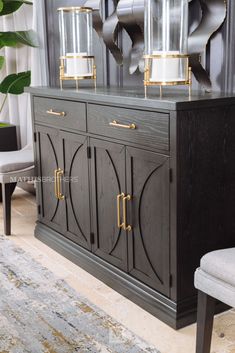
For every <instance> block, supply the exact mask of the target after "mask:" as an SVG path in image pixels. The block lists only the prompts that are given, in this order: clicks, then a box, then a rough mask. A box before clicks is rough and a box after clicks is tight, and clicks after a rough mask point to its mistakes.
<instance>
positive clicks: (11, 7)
mask: <svg viewBox="0 0 235 353" xmlns="http://www.w3.org/2000/svg"><path fill="white" fill-rule="evenodd" d="M1 3H2V6H1ZM23 4H27V5H32V2H31V1H26V0H16V1H14V0H0V16H5V15H9V14H10V13H13V12H15V11H17V10H18V9H19V8H20V7H21V6H22V5H23Z"/></svg>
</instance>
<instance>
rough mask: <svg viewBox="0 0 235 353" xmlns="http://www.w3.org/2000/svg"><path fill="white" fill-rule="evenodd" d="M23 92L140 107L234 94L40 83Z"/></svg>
mask: <svg viewBox="0 0 235 353" xmlns="http://www.w3.org/2000/svg"><path fill="white" fill-rule="evenodd" d="M25 91H26V92H29V93H31V94H33V95H36V96H44V97H45V96H46V97H51V98H63V99H69V100H75V101H89V102H91V103H96V104H97V103H98V104H114V105H122V106H127V107H128V106H130V107H136V108H141V109H144V108H145V109H149V108H150V109H160V110H185V109H199V108H206V107H215V106H219V105H232V104H235V95H229V94H221V93H218V92H215V93H204V92H202V91H193V92H192V94H191V96H189V94H188V91H183V90H181V91H178V92H177V91H175V90H174V91H171V90H170V89H168V88H165V89H163V96H162V97H160V96H159V88H158V87H155V88H154V89H153V88H152V89H151V90H149V91H148V94H147V97H145V95H144V88H140V89H133V88H129V89H128V88H122V89H120V88H119V89H118V88H97V89H95V88H79V90H78V91H76V89H71V88H70V89H68V88H66V89H63V90H61V89H58V88H50V87H42V86H41V87H29V88H26V89H25Z"/></svg>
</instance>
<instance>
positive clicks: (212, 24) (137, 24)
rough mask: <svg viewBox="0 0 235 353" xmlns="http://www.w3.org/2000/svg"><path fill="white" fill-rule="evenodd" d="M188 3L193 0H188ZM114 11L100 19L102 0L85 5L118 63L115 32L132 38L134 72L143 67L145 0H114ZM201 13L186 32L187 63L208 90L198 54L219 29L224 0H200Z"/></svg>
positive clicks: (120, 56) (120, 59) (119, 55)
mask: <svg viewBox="0 0 235 353" xmlns="http://www.w3.org/2000/svg"><path fill="white" fill-rule="evenodd" d="M188 1H189V3H191V2H193V1H194V0H188ZM113 3H114V7H115V10H114V12H113V13H112V14H111V15H110V16H109V17H107V18H106V19H105V20H104V21H103V19H102V13H103V11H102V8H101V7H102V1H101V0H87V1H86V3H85V6H89V7H92V8H93V9H94V10H95V11H94V28H95V30H96V32H97V33H98V35H99V36H100V37H102V38H103V40H104V42H105V44H106V46H107V48H108V49H109V50H110V52H111V53H112V55H113V57H114V58H115V60H116V62H117V64H119V65H122V64H123V53H122V49H121V48H120V47H119V46H118V41H117V38H118V33H119V31H120V30H122V29H124V30H126V32H127V33H128V35H129V37H130V38H131V41H132V49H131V52H130V57H131V60H130V67H129V72H130V73H131V74H133V73H134V72H135V71H136V70H137V69H138V68H139V69H140V71H143V70H144V67H143V60H142V56H143V51H144V5H145V0H117V1H115V0H113ZM199 3H200V6H201V11H202V16H201V21H200V23H199V25H198V27H197V28H196V29H195V30H194V31H193V32H192V33H191V34H190V35H189V40H188V44H189V54H190V66H191V67H192V71H193V73H194V76H195V77H196V79H197V81H198V82H199V83H200V84H201V85H202V86H203V87H204V88H205V89H207V90H209V89H211V80H210V77H209V75H208V73H207V72H206V70H205V69H204V68H203V66H202V65H201V63H200V55H201V53H202V52H203V51H204V49H205V48H206V45H207V43H208V41H209V39H210V38H211V36H212V35H213V34H214V33H215V32H216V31H217V30H218V29H219V28H220V26H221V25H222V23H223V22H224V20H225V18H226V0H199Z"/></svg>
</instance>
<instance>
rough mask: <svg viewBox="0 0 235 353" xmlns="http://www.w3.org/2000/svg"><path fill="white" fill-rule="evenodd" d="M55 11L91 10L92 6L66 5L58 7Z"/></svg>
mask: <svg viewBox="0 0 235 353" xmlns="http://www.w3.org/2000/svg"><path fill="white" fill-rule="evenodd" d="M57 11H64V12H74V11H76V12H92V11H93V9H92V7H85V6H68V7H59V8H58V9H57Z"/></svg>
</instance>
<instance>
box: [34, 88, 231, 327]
mask: <svg viewBox="0 0 235 353" xmlns="http://www.w3.org/2000/svg"><path fill="white" fill-rule="evenodd" d="M27 91H28V92H30V93H31V100H32V118H33V129H34V141H35V158H36V165H37V168H38V176H39V177H40V178H39V182H38V187H37V203H38V221H37V226H36V229H35V235H36V237H37V238H39V239H40V240H42V241H43V242H45V243H46V244H48V245H49V246H51V247H52V248H54V249H55V250H57V251H58V252H60V253H61V254H63V255H64V256H66V257H67V258H69V259H70V260H71V261H73V262H75V263H77V264H78V265H79V266H81V267H83V268H84V269H86V270H87V271H89V272H90V273H92V274H93V275H94V276H96V277H97V278H99V279H101V280H102V281H104V282H105V283H106V284H108V285H109V286H111V287H112V288H114V289H115V290H117V291H118V292H120V293H122V294H123V295H124V296H126V297H127V298H129V299H130V300H132V301H134V302H135V303H137V304H139V305H140V306H142V307H143V308H144V309H146V310H148V311H149V312H150V313H152V314H153V315H155V316H157V317H158V318H160V319H161V320H163V321H164V322H166V323H167V324H169V325H170V326H172V327H174V328H180V327H183V326H185V325H187V324H189V323H192V322H193V321H194V320H195V314H196V291H195V289H194V285H193V274H194V271H195V269H196V268H197V266H198V265H199V260H200V257H201V256H202V255H203V254H205V253H206V252H208V251H210V250H215V249H219V248H225V247H233V246H235V217H234V212H235V97H229V96H223V95H216V94H207V95H205V94H200V93H196V94H195V95H194V94H193V95H192V97H190V98H189V97H188V96H187V95H186V94H184V93H181V94H178V95H177V96H176V95H175V94H174V96H173V95H171V94H170V93H167V94H166V95H165V97H163V98H161V99H160V98H157V97H156V96H153V95H151V96H150V97H148V98H145V97H144V96H143V93H142V92H141V91H134V90H127V89H126V90H114V89H113V90H112V89H97V90H94V89H84V90H79V91H78V92H76V91H75V90H63V91H61V90H59V89H50V88H46V87H42V88H30V89H27ZM55 171H57V172H56V174H55ZM48 177H49V178H48ZM118 211H120V212H119V213H120V215H118ZM118 222H120V223H121V224H122V223H123V224H124V225H123V226H122V228H119V227H118Z"/></svg>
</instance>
